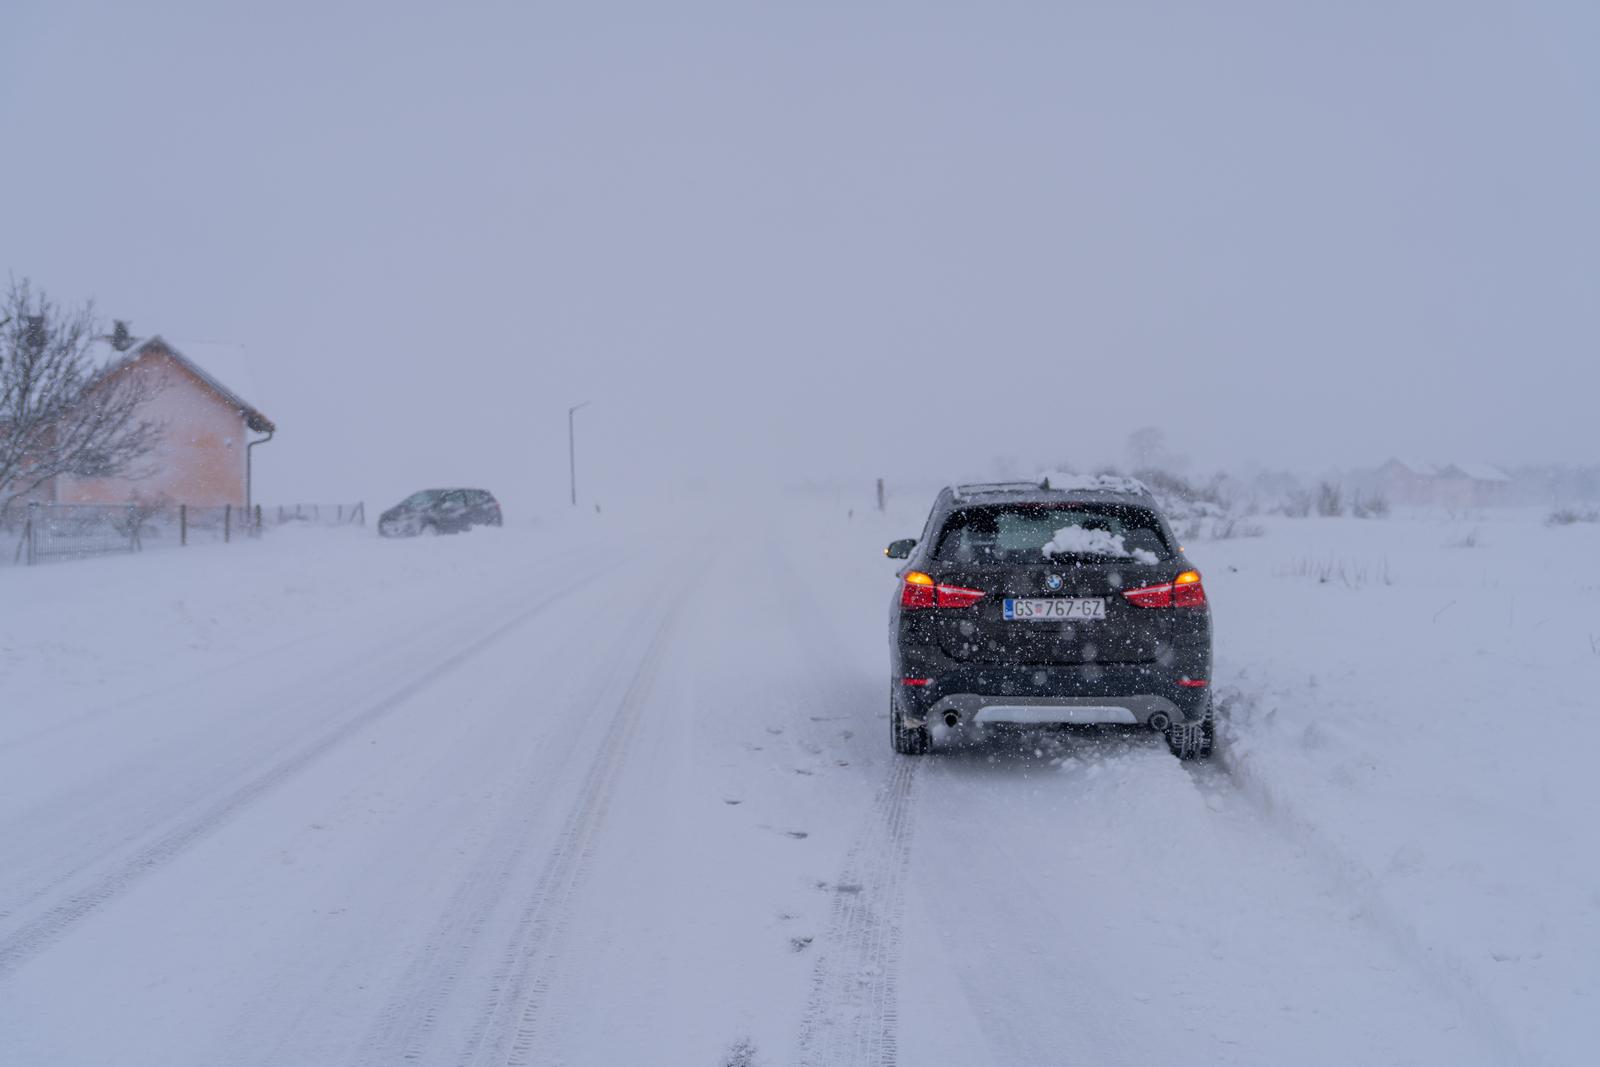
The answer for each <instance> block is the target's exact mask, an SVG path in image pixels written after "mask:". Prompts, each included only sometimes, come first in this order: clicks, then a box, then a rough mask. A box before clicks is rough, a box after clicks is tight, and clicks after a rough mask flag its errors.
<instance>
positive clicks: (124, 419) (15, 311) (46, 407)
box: [0, 279, 161, 512]
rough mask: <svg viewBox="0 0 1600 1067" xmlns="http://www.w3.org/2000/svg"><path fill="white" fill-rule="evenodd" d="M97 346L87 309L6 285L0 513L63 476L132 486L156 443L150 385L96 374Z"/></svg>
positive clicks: (104, 370)
mask: <svg viewBox="0 0 1600 1067" xmlns="http://www.w3.org/2000/svg"><path fill="white" fill-rule="evenodd" d="M94 338H95V325H94V308H93V305H85V306H84V307H83V308H81V309H64V308H61V307H59V306H57V305H56V304H54V303H52V302H51V301H50V300H49V298H48V297H46V296H45V295H44V294H43V293H38V294H35V293H34V292H33V290H32V288H31V287H30V286H29V283H28V281H27V280H26V279H24V280H23V281H21V282H18V281H16V280H14V279H13V280H12V282H11V286H10V289H9V290H8V291H7V293H6V295H5V303H4V306H0V512H3V511H4V510H5V509H6V507H7V505H9V504H10V503H11V501H13V500H15V499H16V498H17V497H20V496H22V495H24V494H26V493H28V492H31V491H32V490H34V489H37V488H38V487H39V486H41V485H43V484H44V483H46V482H48V481H49V480H50V479H52V478H55V477H58V476H60V475H63V474H66V475H77V476H80V477H89V478H115V477H126V476H133V477H137V476H138V475H139V474H141V473H142V470H141V468H140V463H141V461H142V460H143V459H144V458H145V457H146V456H148V455H149V454H150V451H151V450H152V449H153V448H155V446H156V444H157V442H158V441H159V440H160V435H161V427H160V425H159V424H157V423H155V422H152V421H150V420H149V419H147V418H144V417H143V412H144V410H145V408H144V404H145V402H146V401H147V400H149V399H150V398H151V397H152V396H153V395H154V393H155V388H156V387H155V384H154V383H153V382H152V381H151V380H150V379H149V378H147V377H146V376H145V375H143V374H141V373H139V371H138V369H137V368H133V367H130V366H125V365H119V364H112V365H110V366H108V367H101V366H97V365H96V363H95V360H94V358H93V355H92V352H91V346H92V344H93V342H94Z"/></svg>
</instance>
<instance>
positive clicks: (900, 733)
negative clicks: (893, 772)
mask: <svg viewBox="0 0 1600 1067" xmlns="http://www.w3.org/2000/svg"><path fill="white" fill-rule="evenodd" d="M889 743H890V744H891V745H893V746H894V750H895V752H897V753H899V754H900V755H902V756H926V755H927V754H928V750H929V749H930V748H932V747H933V734H932V733H931V732H930V731H929V730H928V728H927V727H926V726H907V725H906V724H905V719H904V718H903V717H902V716H901V714H900V709H899V708H897V707H895V706H894V703H893V701H891V702H890V705H889Z"/></svg>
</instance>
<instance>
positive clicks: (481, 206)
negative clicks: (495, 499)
mask: <svg viewBox="0 0 1600 1067" xmlns="http://www.w3.org/2000/svg"><path fill="white" fill-rule="evenodd" d="M5 7H6V13H5V16H4V32H3V33H0V146H3V148H0V153H3V156H4V158H3V161H0V271H9V272H10V273H11V274H13V275H15V276H18V277H22V276H26V277H30V278H32V279H33V281H34V282H35V283H36V285H38V286H41V287H43V288H45V289H46V290H47V291H49V292H50V293H51V294H52V295H53V296H55V297H56V298H58V299H60V300H63V301H67V302H75V301H80V300H83V299H85V298H89V297H93V298H94V299H95V300H96V302H97V304H98V307H99V309H100V311H101V313H102V314H103V315H104V316H106V317H107V318H110V317H112V316H115V317H121V318H128V319H131V320H132V322H133V327H134V330H135V332H136V333H140V334H145V333H150V332H159V333H161V334H163V335H165V336H167V337H169V338H173V339H182V338H194V339H206V340H228V341H236V342H240V343H243V344H244V345H246V346H247V348H248V349H249V351H250V352H251V354H252V357H253V361H254V364H255V377H256V379H257V380H258V382H259V383H260V384H259V392H260V396H259V397H258V398H255V397H253V398H250V399H252V400H255V402H256V403H257V404H258V405H259V406H260V407H262V408H263V409H265V410H266V411H267V413H268V414H269V415H270V416H271V417H273V418H274V419H275V420H276V421H277V422H278V425H279V428H280V432H279V436H278V438H277V440H275V441H274V442H273V443H272V444H271V445H269V446H267V447H266V448H265V449H263V450H260V451H259V452H258V453H257V455H258V458H259V461H260V474H259V479H260V481H259V483H258V485H259V489H258V493H257V496H258V498H261V499H265V500H278V499H299V498H307V499H325V500H339V499H349V498H354V497H359V496H377V497H384V496H393V495H399V494H402V493H404V492H405V491H408V490H409V489H410V488H412V487H415V486H421V485H429V484H439V483H450V482H461V483H470V484H483V485H486V486H488V487H490V488H493V489H495V490H497V491H498V492H500V494H501V495H502V496H503V497H504V498H506V499H507V500H508V501H509V502H512V503H514V504H516V505H517V506H519V507H522V508H526V509H528V510H530V511H536V510H538V509H540V508H544V507H551V506H558V505H559V504H561V503H562V501H563V500H564V497H565V494H566V473H567V472H566V408H567V406H568V405H569V404H573V403H577V402H579V401H584V400H588V401H592V406H591V407H590V408H588V409H586V410H585V411H583V412H582V413H581V414H580V415H579V416H578V418H579V425H580V456H579V458H580V464H581V468H582V475H581V476H582V477H583V478H584V479H585V483H584V484H585V488H586V489H589V490H592V491H593V492H594V493H595V494H596V495H598V496H600V497H602V498H604V497H606V496H607V495H610V496H612V497H615V496H618V495H620V494H624V493H626V492H627V491H628V486H630V485H631V484H635V483H639V482H644V481H650V482H659V481H663V480H667V481H671V480H678V479H682V478H683V477H685V476H687V475H689V474H691V473H696V472H701V473H705V474H707V475H709V476H713V477H720V476H726V475H729V474H752V473H759V474H762V475H763V476H770V477H772V478H777V479H791V478H801V477H807V476H815V477H818V478H822V479H835V478H849V479H858V480H860V481H862V482H870V479H871V478H872V477H875V476H876V475H878V474H880V473H882V474H887V475H889V476H890V477H891V478H899V479H905V478H909V477H913V476H915V477H919V478H941V477H945V476H947V475H948V476H966V475H973V474H987V473H991V472H992V470H993V467H992V463H993V460H994V458H995V457H996V456H1011V457H1014V458H1015V460H1016V461H1017V462H1018V463H1020V464H1021V465H1023V466H1027V467H1037V466H1045V465H1053V464H1054V463H1057V462H1060V461H1079V462H1095V461H1100V460H1107V459H1111V460H1115V459H1118V458H1120V457H1121V455H1122V453H1123V442H1124V440H1125V439H1126V437H1127V435H1128V432H1129V431H1130V430H1131V429H1133V428H1135V427H1137V426H1140V425H1145V424H1156V425H1160V426H1162V427H1164V428H1165V429H1166V430H1167V433H1168V436H1169V438H1170V439H1171V441H1172V442H1173V443H1174V444H1175V445H1177V446H1180V447H1181V448H1183V449H1185V450H1187V451H1189V452H1190V453H1191V454H1192V458H1193V461H1194V462H1195V463H1196V465H1198V466H1199V467H1202V468H1204V467H1209V466H1215V465H1219V464H1240V463H1246V462H1252V461H1253V462H1257V463H1261V464H1264V465H1269V466H1280V465H1286V466H1293V467H1299V468H1302V469H1307V470H1317V469H1320V468H1322V467H1324V466H1327V465H1334V464H1339V465H1354V464H1362V463H1376V462H1379V461H1381V460H1382V459H1384V458H1386V457H1387V456H1388V455H1389V454H1391V453H1403V454H1413V455H1418V456H1420V457H1422V458H1428V459H1440V460H1452V459H1483V460H1490V461H1501V462H1517V461H1525V460H1541V459H1577V460H1585V461H1591V462H1592V461H1596V460H1600V443H1597V441H1600V438H1597V435H1596V433H1595V432H1594V425H1595V414H1594V413H1595V411H1596V396H1597V392H1600V390H1597V387H1600V370H1597V369H1596V356H1597V344H1596V342H1597V340H1600V293H1597V282H1600V195H1597V192H1596V191H1597V190H1600V63H1596V61H1595V57H1596V55H1600V4H1595V3H1593V2H1592V0H1576V2H1572V3H1566V4H1553V3H1546V4H1537V3H1504V4H1485V3H1475V2H1465V0H1434V2H1427V3H1406V2H1398V0H1386V2H1372V3H1364V2H1359V0H1340V2H1337V3H1334V2H1318V3H1309V2H1308V3H1292V2H1282V0H1279V2H1260V3H1194V2H1173V3H1166V4H1154V3H1150V4H1143V3H1134V2H1116V3H1111V2H1103V3H1087V2H1084V3H1067V2H1061V3H1053V4H1045V3H1039V4H1007V3H992V2H991V3H972V4H934V3H807V4H797V3H791V4H761V3H689V2H680V3H675V4H670V5H668V4H638V5H619V4H608V3H594V2H583V3H571V4H537V3H504V4H481V3H448V4H447V3H443V2H439V3H432V4H427V5H421V4H401V3H392V2H386V3H373V4H364V5H357V4H335V3H320V2H319V3H309V4H303V5H297V4H291V3H274V4H249V5H244V4H239V5H228V4H222V3H213V2H198V3H190V4H181V3H163V2H160V0H150V2H145V3H138V4H129V3H121V2H116V3H105V4H80V3H73V2H69V0H8V3H7V4H6V5H5ZM402 11H404V12H405V13H403V14H402V13H401V12H402Z"/></svg>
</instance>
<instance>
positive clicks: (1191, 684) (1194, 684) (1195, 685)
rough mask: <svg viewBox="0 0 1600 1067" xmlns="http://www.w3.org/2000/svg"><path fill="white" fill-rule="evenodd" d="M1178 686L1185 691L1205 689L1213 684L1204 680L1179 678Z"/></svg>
mask: <svg viewBox="0 0 1600 1067" xmlns="http://www.w3.org/2000/svg"><path fill="white" fill-rule="evenodd" d="M1178 684H1179V685H1181V686H1183V687H1184V688H1185V689H1204V688H1205V687H1206V686H1208V685H1210V684H1211V683H1210V682H1209V681H1207V680H1206V679H1204V678H1179V679H1178Z"/></svg>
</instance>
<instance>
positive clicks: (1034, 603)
mask: <svg viewBox="0 0 1600 1067" xmlns="http://www.w3.org/2000/svg"><path fill="white" fill-rule="evenodd" d="M1000 607H1001V610H1002V611H1003V612H1004V614H1005V619H1006V621H1007V622H1066V621H1068V620H1075V621H1078V622H1093V621H1095V620H1097V619H1103V618H1105V617H1106V601H1105V598H1104V597H1098V596H1086V597H1065V596H1057V597H1044V598H1041V599H1037V600H1020V599H1019V600H1002V601H1001V602H1000Z"/></svg>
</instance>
